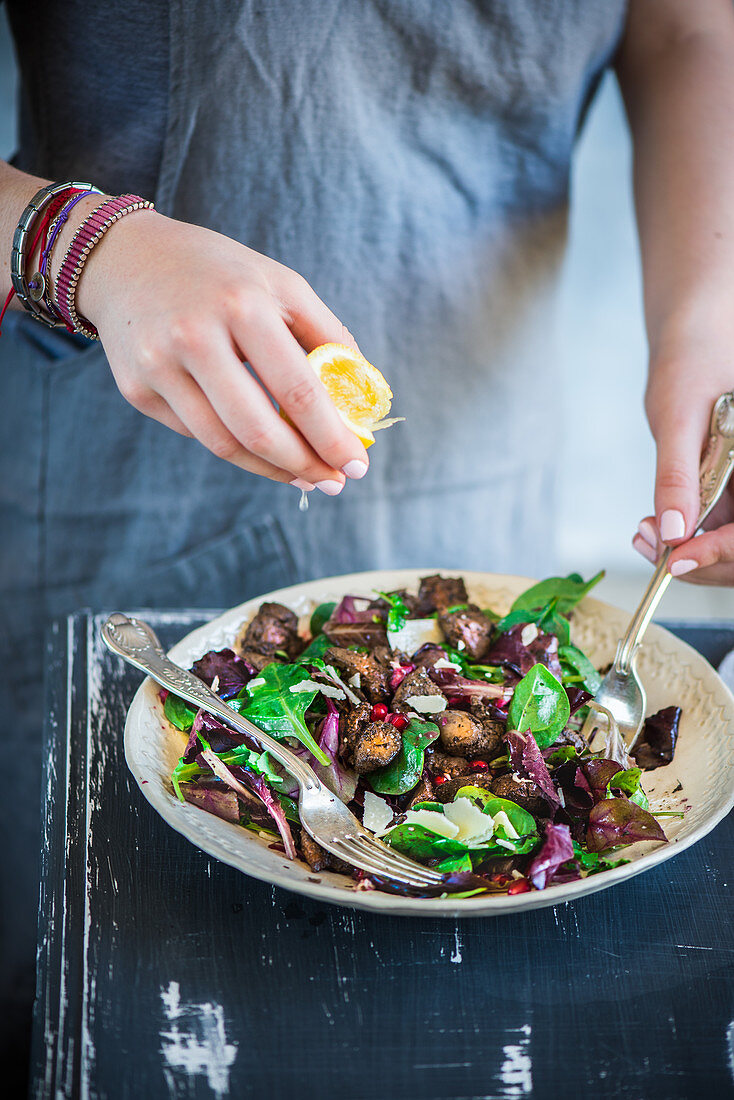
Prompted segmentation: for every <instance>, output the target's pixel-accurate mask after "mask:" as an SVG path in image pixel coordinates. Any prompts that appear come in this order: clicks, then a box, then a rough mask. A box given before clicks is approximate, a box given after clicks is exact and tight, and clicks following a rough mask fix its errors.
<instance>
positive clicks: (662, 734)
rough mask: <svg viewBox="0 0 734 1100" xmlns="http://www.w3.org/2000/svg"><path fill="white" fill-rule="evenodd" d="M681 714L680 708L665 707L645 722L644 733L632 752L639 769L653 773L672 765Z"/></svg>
mask: <svg viewBox="0 0 734 1100" xmlns="http://www.w3.org/2000/svg"><path fill="white" fill-rule="evenodd" d="M681 714H682V711H681V709H680V707H664V708H663V710H659V711H658V712H657V714H653V715H651V716H650V717H649V718H647V719H646V720H645V725H644V726H643V727H642V733H641V734H640V736H639V738H638V739H637V741H636V742H635V745H634V747H633V748H632V750H631V751H632V756H634V758H635V763H636V764H637V766H638V768H645V769H646V770H647V771H651V770H652V769H653V768H660V767H663V765H665V764H669V763H670V761H671V760H672V759H673V754H674V753H675V743H676V741H677V740H678V729H679V727H680V719H681Z"/></svg>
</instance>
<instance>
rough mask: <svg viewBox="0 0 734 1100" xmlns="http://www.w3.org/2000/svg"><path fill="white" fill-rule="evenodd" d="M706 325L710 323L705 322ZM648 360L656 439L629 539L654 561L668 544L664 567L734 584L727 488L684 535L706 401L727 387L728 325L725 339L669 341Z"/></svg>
mask: <svg viewBox="0 0 734 1100" xmlns="http://www.w3.org/2000/svg"><path fill="white" fill-rule="evenodd" d="M713 327H714V326H713V325H712V326H711V328H713ZM672 343H673V345H674V346H671V347H669V348H668V349H667V350H666V352H665V355H664V356H661V357H660V358H658V361H657V362H655V363H653V365H652V368H651V371H650V380H649V383H648V389H647V395H646V401H645V405H646V410H647V416H648V420H649V422H650V427H651V429H652V434H653V437H654V439H655V443H656V445H657V472H656V478H655V515H654V516H653V515H651V516H646V517H645V518H644V519H643V520H642V522H641V523H640V526H639V530H638V532H637V534H636V535H635V536H634V539H633V540H632V544H633V546H634V548H635V549H636V550H637V551H638V552H639V553H640V554H642V555H643V557H645V558H647V559H648V561H651V562H653V563H654V562H656V561H657V559H658V558H659V556H660V554H661V553H662V551H663V549H664V547H665V546H671V547H673V548H674V549H673V553H672V554H671V556H670V561H669V570H670V572H671V573H672V574H673V576H674V577H683V578H685V580H687V581H692V582H693V583H694V584H721V585H730V584H734V486H732V484H729V485H728V486H727V488H726V489H725V491H724V495H723V496H722V498H721V500H720V501H719V503H718V504H717V506H716V508H715V509H714V510H713V511H712V513H711V515H710V516H709V517H708V519H707V520H706V523H705V524H704V527H705V530H704V533H703V534H701V535H699V536H697V537H696V538H695V539H694V538H692V537H691V536H692V534H693V531H694V528H695V524H696V521H697V519H698V514H699V510H700V502H699V491H698V478H699V468H700V463H701V452H702V450H703V447H704V445H705V443H706V441H707V439H708V431H709V424H710V421H711V410H712V408H713V405H714V402H715V401H716V400H717V398H719V397H720V396H721V394H722V393H725V392H726V391H728V390H731V389H732V388H734V323H733V324H732V332H731V335H730V337H729V336H727V335H726V334H722V333H721V332H719V335H718V336H717V337H716V338H714V337H713V336H711V335H707V336H706V338H702V339H693V338H691V339H686V340H685V341H678V340H676V341H673V342H672Z"/></svg>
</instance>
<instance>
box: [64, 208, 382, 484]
mask: <svg viewBox="0 0 734 1100" xmlns="http://www.w3.org/2000/svg"><path fill="white" fill-rule="evenodd" d="M85 202H87V203H91V205H92V206H94V205H96V204H97V203H98V202H99V199H96V200H85ZM80 205H81V204H80ZM85 214H86V211H84V212H83V213H82V214H81V216H82V217H83V216H85ZM77 309H78V311H79V312H80V313H81V314H82V315H84V316H85V317H87V318H88V319H89V320H90V321H91V322H92V323H93V324H94V325H95V326H96V327H97V329H98V331H99V335H100V339H101V341H102V343H103V345H104V349H105V351H106V353H107V357H108V359H109V363H110V367H111V368H112V373H113V374H114V376H115V381H116V382H117V385H118V387H119V389H120V392H121V393H122V395H123V397H125V398H126V399H127V401H129V402H130V404H131V405H133V406H134V407H135V408H136V409H139V410H140V412H142V413H145V414H146V416H150V417H152V418H153V419H154V420H159V421H160V422H161V423H162V424H166V425H167V426H168V427H169V428H173V430H174V431H177V432H180V433H181V434H182V435H189V436H193V437H194V438H196V439H198V440H199V441H200V442H201V443H203V444H204V446H205V447H207V448H208V449H209V450H210V451H212V452H213V453H214V454H215V455H217V456H218V457H220V458H223V459H226V460H227V461H228V462H232V463H233V464H234V465H236V466H240V467H241V468H242V469H243V470H249V471H250V472H251V473H256V474H262V475H264V476H265V477H269V478H272V479H273V480H274V481H288V482H290V483H291V484H294V483H295V484H296V485H297V486H298V487H299V488H313V487H314V486H316V487H317V488H319V489H321V490H322V491H323V492H325V493H328V494H329V495H335V494H336V493H339V492H340V491H341V489H342V488H343V487H344V481H345V475H346V476H347V477H351V478H359V477H363V476H364V474H365V473H366V472H367V467H368V460H367V455H366V452H365V449H364V447H363V446H362V443H361V442H360V441H359V440H358V439H357V437H356V436H355V435H354V434H353V433H352V432H350V431H349V429H348V428H347V427H346V426H345V425H344V423H343V422H342V420H341V418H340V417H339V414H338V413H337V411H336V408H335V407H334V404H333V403H332V401H331V399H330V398H329V396H328V394H327V393H326V390H325V389H324V387H323V385H322V384H321V382H320V381H319V379H318V378H317V377H316V375H315V374H314V372H313V371H312V370H311V368H310V367H309V365H308V364H307V362H306V355H305V351H310V350H311V349H312V348H314V347H317V346H318V345H319V344H323V343H327V342H329V341H336V342H338V343H347V344H350V345H351V346H353V347H356V345H355V343H354V339H353V337H352V336H351V335H350V334H349V332H347V330H346V329H345V328H344V326H343V325H342V324H341V322H340V321H339V320H338V319H337V318H336V317H335V316H334V314H333V313H332V312H331V311H330V310H329V309H327V307H326V306H325V305H324V303H323V302H322V301H321V300H320V298H318V297H317V295H316V294H315V293H314V292H313V290H312V289H311V288H310V286H309V285H308V283H307V282H306V281H305V279H303V278H301V276H300V275H297V274H296V273H295V272H293V271H291V270H290V269H289V268H287V267H284V266H282V265H281V264H279V263H276V262H275V261H274V260H270V259H268V258H267V257H265V256H261V255H260V254H259V253H257V252H253V251H252V250H251V249H249V248H246V247H245V246H244V245H241V244H238V243H237V242H236V241H233V240H231V239H230V238H228V237H224V236H221V235H220V234H218V233H214V232H211V231H210V230H208V229H202V228H200V227H198V226H194V225H187V224H185V223H183V222H177V221H173V220H171V219H169V218H166V217H164V216H163V215H161V214H158V213H156V212H154V211H137V212H135V213H134V214H130V215H128V216H127V217H126V218H123V219H121V220H120V222H119V223H117V224H116V225H115V226H113V228H112V229H111V230H110V231H109V232H108V233H107V235H106V236H105V237H104V239H103V240H102V241H101V242H100V244H99V245H98V246H97V247H96V248H95V249H94V251H93V252H92V254H91V256H90V257H89V260H88V263H87V268H86V269H85V271H84V273H83V275H82V278H81V280H80V283H79V287H78V291H77ZM304 349H305V350H304ZM245 360H246V361H247V363H248V364H249V366H250V367H251V371H250V370H248V369H247V367H246V366H245V365H244V361H245ZM271 398H272V399H274V400H275V402H277V404H278V406H280V408H282V409H284V411H285V412H286V413H287V414H288V416H289V417H290V419H291V421H292V422H293V425H294V426H293V427H292V426H291V425H290V424H288V423H287V422H286V421H285V420H284V419H283V418H282V417H280V416H279V414H278V412H277V410H276V409H275V408H274V406H273V403H272V400H271Z"/></svg>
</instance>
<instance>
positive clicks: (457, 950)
mask: <svg viewBox="0 0 734 1100" xmlns="http://www.w3.org/2000/svg"><path fill="white" fill-rule="evenodd" d="M461 960H462V954H461V940H460V939H459V926H458V925H457V926H456V928H455V930H454V950H453V951H452V952H451V962H452V963H460V962H461Z"/></svg>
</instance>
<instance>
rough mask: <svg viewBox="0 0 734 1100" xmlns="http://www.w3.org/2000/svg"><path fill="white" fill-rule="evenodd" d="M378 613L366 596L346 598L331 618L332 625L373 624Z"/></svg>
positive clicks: (338, 605)
mask: <svg viewBox="0 0 734 1100" xmlns="http://www.w3.org/2000/svg"><path fill="white" fill-rule="evenodd" d="M377 614H378V612H377V610H376V608H375V607H374V606H373V602H372V600H369V599H367V598H366V597H364V596H345V597H344V598H343V600H342V601H341V603H339V604H337V606H336V607H335V608H334V610H333V611H332V613H331V616H330V618H329V622H330V623H371V622H374V619H375V615H377Z"/></svg>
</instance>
